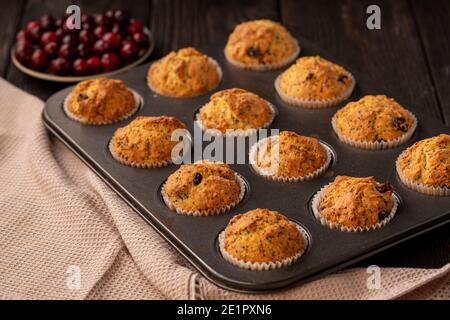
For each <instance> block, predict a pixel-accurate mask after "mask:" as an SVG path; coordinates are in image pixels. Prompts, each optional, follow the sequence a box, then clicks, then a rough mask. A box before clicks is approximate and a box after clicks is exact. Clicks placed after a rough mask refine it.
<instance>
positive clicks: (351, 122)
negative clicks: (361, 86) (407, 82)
mask: <svg viewBox="0 0 450 320" xmlns="http://www.w3.org/2000/svg"><path fill="white" fill-rule="evenodd" d="M414 122H415V120H414V118H413V117H412V116H411V114H410V113H409V112H408V111H407V110H406V109H405V108H403V107H402V106H401V105H400V104H398V103H397V102H396V101H395V100H394V99H391V98H388V97H386V96H384V95H377V96H365V97H364V98H362V99H360V100H359V101H356V102H350V103H348V104H347V105H346V106H345V107H344V108H342V109H340V110H339V111H338V112H337V113H336V114H335V116H334V117H333V126H334V128H335V130H336V131H337V132H336V133H338V135H343V136H344V137H345V138H347V139H350V140H354V141H366V142H376V141H378V142H381V141H392V140H395V139H398V138H400V137H402V136H403V135H405V133H406V132H408V131H409V130H410V129H411V128H413V124H414Z"/></svg>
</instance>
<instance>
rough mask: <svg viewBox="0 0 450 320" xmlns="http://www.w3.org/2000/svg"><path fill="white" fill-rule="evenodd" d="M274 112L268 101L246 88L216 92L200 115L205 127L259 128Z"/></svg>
mask: <svg viewBox="0 0 450 320" xmlns="http://www.w3.org/2000/svg"><path fill="white" fill-rule="evenodd" d="M273 116H274V114H273V111H272V109H271V108H270V107H269V105H268V103H267V101H265V100H264V99H262V98H260V97H259V96H257V95H256V94H254V93H252V92H249V91H246V90H244V89H236V88H234V89H227V90H222V91H219V92H216V93H215V94H213V95H212V96H211V99H210V101H209V102H208V103H207V104H206V105H205V106H204V107H203V108H202V109H201V111H200V114H199V117H200V120H201V121H202V125H203V127H204V128H205V129H217V130H219V131H221V132H222V133H225V131H226V130H227V129H242V130H246V129H257V128H262V127H263V126H264V125H265V124H267V123H268V122H269V121H270V120H271V119H272V118H273Z"/></svg>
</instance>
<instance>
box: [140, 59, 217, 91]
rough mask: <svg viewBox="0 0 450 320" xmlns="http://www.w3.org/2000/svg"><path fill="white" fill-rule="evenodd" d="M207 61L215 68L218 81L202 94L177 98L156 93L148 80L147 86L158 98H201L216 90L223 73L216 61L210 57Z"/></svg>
mask: <svg viewBox="0 0 450 320" xmlns="http://www.w3.org/2000/svg"><path fill="white" fill-rule="evenodd" d="M208 61H209V63H210V64H212V65H214V66H215V67H216V70H217V74H218V76H219V79H218V81H217V83H216V85H215V86H214V87H212V88H211V89H208V90H206V91H204V92H200V93H198V94H195V95H192V96H182V97H179V96H171V95H168V94H166V93H163V92H160V91H158V89H156V88H155V87H154V86H152V84H151V83H150V80H149V79H148V78H147V85H148V87H149V88H150V90H152V91H153V92H154V93H156V94H159V95H160V96H164V97H169V98H175V99H186V98H193V97H198V96H201V95H203V94H205V93H207V92H210V91H213V90H214V89H216V88H217V87H218V86H219V84H220V82H222V77H223V72H222V68H221V67H220V65H219V63H218V62H217V61H216V60H214V59H213V58H211V57H208Z"/></svg>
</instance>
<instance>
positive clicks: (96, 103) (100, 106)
mask: <svg viewBox="0 0 450 320" xmlns="http://www.w3.org/2000/svg"><path fill="white" fill-rule="evenodd" d="M138 107H139V100H138V98H137V96H135V95H134V94H133V92H132V91H131V90H130V89H128V88H127V87H126V85H125V83H124V82H123V81H122V80H114V79H108V78H96V79H93V80H86V81H82V82H80V83H78V84H77V85H76V86H75V88H74V89H73V90H72V92H71V93H70V94H69V96H68V97H67V99H66V100H65V101H64V110H65V112H66V114H67V115H68V116H69V117H70V118H71V119H73V120H76V121H79V122H81V123H84V124H110V123H114V122H117V121H120V120H124V119H126V118H128V117H129V116H130V115H132V114H133V113H134V112H135V111H136V110H137V108H138Z"/></svg>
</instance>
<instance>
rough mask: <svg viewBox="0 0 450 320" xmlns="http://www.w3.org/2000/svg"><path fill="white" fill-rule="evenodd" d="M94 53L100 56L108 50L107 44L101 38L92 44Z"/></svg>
mask: <svg viewBox="0 0 450 320" xmlns="http://www.w3.org/2000/svg"><path fill="white" fill-rule="evenodd" d="M93 49H94V53H95V54H96V55H98V56H101V55H102V54H104V53H105V52H106V51H107V50H108V46H107V45H106V43H105V42H104V41H103V40H97V41H96V42H95V43H94V46H93Z"/></svg>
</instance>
